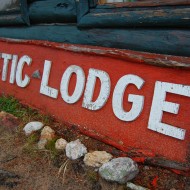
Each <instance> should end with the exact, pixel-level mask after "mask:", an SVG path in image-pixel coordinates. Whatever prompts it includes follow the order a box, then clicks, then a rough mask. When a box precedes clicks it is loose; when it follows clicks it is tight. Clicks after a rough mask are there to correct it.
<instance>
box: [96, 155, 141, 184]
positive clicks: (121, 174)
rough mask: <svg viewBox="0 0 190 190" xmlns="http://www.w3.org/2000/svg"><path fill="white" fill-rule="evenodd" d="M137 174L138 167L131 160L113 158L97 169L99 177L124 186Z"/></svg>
mask: <svg viewBox="0 0 190 190" xmlns="http://www.w3.org/2000/svg"><path fill="white" fill-rule="evenodd" d="M138 173H139V169H138V165H137V164H136V162H134V161H133V160H132V159H130V158H127V157H123V158H115V159H113V160H111V161H109V162H107V163H105V164H103V165H102V166H101V167H100V168H99V174H100V176H101V177H102V178H103V179H105V180H107V181H111V182H118V183H120V184H125V183H126V182H128V181H130V180H132V179H133V178H134V177H135V176H136V175H137V174H138Z"/></svg>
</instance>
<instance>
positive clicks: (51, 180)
mask: <svg viewBox="0 0 190 190" xmlns="http://www.w3.org/2000/svg"><path fill="white" fill-rule="evenodd" d="M51 125H52V127H53V128H54V129H56V132H57V137H60V136H62V137H63V138H65V139H66V140H67V141H72V140H76V139H80V140H81V141H82V143H84V144H85V145H86V146H87V148H88V150H89V151H94V150H108V149H109V146H108V145H105V144H104V143H101V142H99V141H97V140H94V139H92V138H89V137H87V136H84V135H82V134H80V133H79V132H78V131H76V130H75V129H72V128H67V127H65V126H64V125H61V124H59V123H57V122H51ZM19 126H20V127H19V128H17V129H16V128H14V127H13V128H10V126H6V125H5V124H3V126H2V125H1V126H0V190H6V189H14V190H63V189H64V190H126V189H129V188H127V187H126V185H118V184H116V183H108V182H106V181H104V180H103V179H101V178H100V177H99V176H98V173H97V170H95V169H94V168H90V167H87V166H85V165H84V163H83V159H80V160H77V161H71V160H68V159H67V158H66V156H65V153H64V152H57V151H56V150H55V148H54V142H51V143H49V144H48V146H47V149H46V150H41V151H40V150H38V149H37V146H36V145H37V142H38V140H39V137H40V132H38V133H35V134H33V135H31V136H30V137H26V136H25V135H24V133H23V131H22V128H23V126H24V124H23V122H20V124H19ZM117 151H118V150H117V149H115V152H117ZM63 165H65V167H64V169H63V170H61V169H60V168H61V166H63ZM139 169H140V173H139V174H138V176H137V177H136V178H135V179H134V180H132V181H131V182H132V183H134V184H136V185H141V186H143V187H146V188H149V189H158V190H190V178H189V177H185V176H181V175H177V174H175V173H173V172H171V171H169V170H167V169H163V168H159V167H152V166H144V165H139Z"/></svg>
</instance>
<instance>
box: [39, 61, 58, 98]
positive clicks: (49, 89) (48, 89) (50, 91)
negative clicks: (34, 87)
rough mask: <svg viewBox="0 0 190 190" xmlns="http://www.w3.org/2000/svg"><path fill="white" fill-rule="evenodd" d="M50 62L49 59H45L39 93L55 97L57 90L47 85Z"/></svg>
mask: <svg viewBox="0 0 190 190" xmlns="http://www.w3.org/2000/svg"><path fill="white" fill-rule="evenodd" d="M51 64H52V62H51V61H48V60H45V63H44V71H43V76H42V82H41V87H40V93H41V94H44V95H46V96H49V97H51V98H55V99H56V98H57V96H58V90H57V89H55V88H52V87H49V86H48V82H49V75H50V70H51Z"/></svg>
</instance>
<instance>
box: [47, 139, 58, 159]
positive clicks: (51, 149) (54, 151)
mask: <svg viewBox="0 0 190 190" xmlns="http://www.w3.org/2000/svg"><path fill="white" fill-rule="evenodd" d="M56 141H57V138H55V139H52V140H49V141H48V142H47V144H46V146H45V148H46V149H47V150H49V152H50V156H51V159H52V160H53V159H55V158H56V156H57V155H58V153H59V152H58V151H57V149H56V148H55V143H56Z"/></svg>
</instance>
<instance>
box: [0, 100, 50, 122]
mask: <svg viewBox="0 0 190 190" xmlns="http://www.w3.org/2000/svg"><path fill="white" fill-rule="evenodd" d="M0 111H5V112H7V113H10V114H13V115H14V116H16V117H18V118H19V119H20V120H21V121H22V122H23V123H28V122H30V121H33V120H37V121H41V122H43V123H44V124H45V125H50V124H51V123H52V122H53V118H52V117H51V116H48V115H42V114H40V113H39V112H38V111H37V110H35V109H32V108H30V107H28V106H24V105H22V104H21V103H19V101H18V100H17V99H15V98H14V97H12V96H1V97H0Z"/></svg>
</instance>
